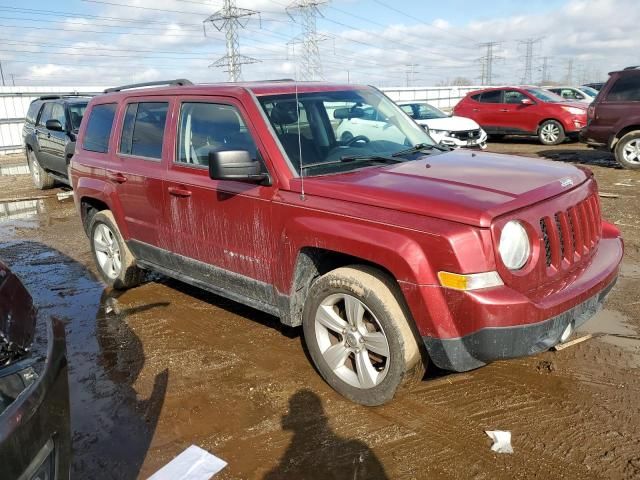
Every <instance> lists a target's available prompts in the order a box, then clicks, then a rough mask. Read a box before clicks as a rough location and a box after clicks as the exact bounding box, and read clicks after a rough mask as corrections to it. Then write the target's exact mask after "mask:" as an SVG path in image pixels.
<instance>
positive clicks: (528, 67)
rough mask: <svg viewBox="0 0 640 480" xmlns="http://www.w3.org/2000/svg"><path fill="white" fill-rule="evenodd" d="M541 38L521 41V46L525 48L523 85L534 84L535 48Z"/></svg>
mask: <svg viewBox="0 0 640 480" xmlns="http://www.w3.org/2000/svg"><path fill="white" fill-rule="evenodd" d="M540 40H541V38H527V39H526V40H521V41H520V42H519V44H520V45H524V46H525V55H524V74H523V75H522V83H524V84H526V85H531V84H532V83H533V68H532V67H533V46H534V45H535V44H536V43H538V42H539V41H540Z"/></svg>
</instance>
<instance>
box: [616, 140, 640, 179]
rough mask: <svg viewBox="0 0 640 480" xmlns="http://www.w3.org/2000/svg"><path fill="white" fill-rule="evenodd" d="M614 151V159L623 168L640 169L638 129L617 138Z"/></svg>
mask: <svg viewBox="0 0 640 480" xmlns="http://www.w3.org/2000/svg"><path fill="white" fill-rule="evenodd" d="M614 153H615V156H616V160H617V161H618V163H619V164H620V165H622V166H623V167H624V168H628V169H630V170H637V169H640V131H639V130H636V131H633V132H629V133H627V134H625V135H624V136H623V137H622V138H621V139H620V140H618V143H617V144H616V148H615V151H614Z"/></svg>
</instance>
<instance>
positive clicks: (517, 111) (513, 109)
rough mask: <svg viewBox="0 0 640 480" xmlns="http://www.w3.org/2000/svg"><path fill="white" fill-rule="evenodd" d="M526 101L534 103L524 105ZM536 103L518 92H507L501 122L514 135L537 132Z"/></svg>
mask: <svg viewBox="0 0 640 480" xmlns="http://www.w3.org/2000/svg"><path fill="white" fill-rule="evenodd" d="M524 99H529V100H531V101H532V102H534V103H533V104H525V103H522V100H524ZM535 102H536V100H533V99H531V98H529V97H528V96H527V95H525V94H524V93H522V92H520V91H518V90H505V92H504V97H503V100H502V104H500V115H501V116H502V120H501V122H502V123H503V124H504V125H507V126H509V128H510V129H511V130H512V131H513V132H514V133H531V132H535V131H536V129H537V127H538V123H537V118H536V116H535V111H536V105H535Z"/></svg>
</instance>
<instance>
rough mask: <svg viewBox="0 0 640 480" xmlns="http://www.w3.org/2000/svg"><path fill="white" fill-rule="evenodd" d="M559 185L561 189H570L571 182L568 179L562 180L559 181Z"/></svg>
mask: <svg viewBox="0 0 640 480" xmlns="http://www.w3.org/2000/svg"><path fill="white" fill-rule="evenodd" d="M560 185H561V186H563V187H570V186H572V185H573V180H571V179H570V178H563V179H562V180H560Z"/></svg>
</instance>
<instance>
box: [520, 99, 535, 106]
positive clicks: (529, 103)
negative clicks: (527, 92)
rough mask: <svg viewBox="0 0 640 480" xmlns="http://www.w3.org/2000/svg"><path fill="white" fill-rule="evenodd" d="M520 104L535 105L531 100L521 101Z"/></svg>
mask: <svg viewBox="0 0 640 480" xmlns="http://www.w3.org/2000/svg"><path fill="white" fill-rule="evenodd" d="M520 103H522V105H533V104H534V102H533V100H531V99H530V98H523V99H522V100H520Z"/></svg>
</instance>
